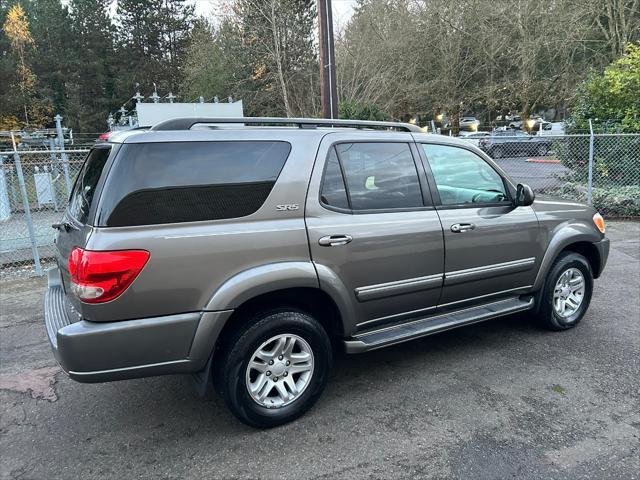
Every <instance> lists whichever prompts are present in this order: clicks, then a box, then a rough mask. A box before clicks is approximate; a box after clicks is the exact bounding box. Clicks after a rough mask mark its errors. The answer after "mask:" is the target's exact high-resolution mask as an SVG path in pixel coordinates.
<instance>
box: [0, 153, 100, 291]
mask: <svg viewBox="0 0 640 480" xmlns="http://www.w3.org/2000/svg"><path fill="white" fill-rule="evenodd" d="M87 152H88V149H81V150H80V149H74V150H66V151H62V152H61V151H57V150H53V151H52V150H24V151H9V152H0V268H1V270H0V271H1V274H2V275H1V276H2V278H3V279H4V278H9V277H13V276H16V275H30V274H41V273H42V271H43V269H44V268H46V265H48V264H49V263H50V262H51V261H52V258H53V238H54V230H53V229H52V227H51V225H52V224H53V223H56V222H59V221H60V218H61V217H62V213H63V211H64V209H65V208H66V205H67V199H68V198H69V193H70V190H71V188H72V186H73V182H74V180H75V177H76V175H77V174H78V172H79V170H80V168H81V166H82V163H83V161H84V158H85V156H86V154H87Z"/></svg>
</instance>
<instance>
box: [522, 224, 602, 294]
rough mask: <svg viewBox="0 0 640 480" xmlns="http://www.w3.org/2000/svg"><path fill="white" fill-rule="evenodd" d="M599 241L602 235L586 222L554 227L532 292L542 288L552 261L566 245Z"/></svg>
mask: <svg viewBox="0 0 640 480" xmlns="http://www.w3.org/2000/svg"><path fill="white" fill-rule="evenodd" d="M600 240H602V235H600V233H599V232H597V231H596V230H595V228H594V227H593V225H592V224H591V223H588V222H587V221H582V220H572V221H571V223H568V222H565V223H561V224H559V225H558V226H556V228H554V229H553V231H552V232H551V240H550V241H549V244H548V245H547V249H546V251H545V253H544V256H543V257H542V262H541V263H540V268H539V270H538V274H537V276H536V280H535V282H534V284H533V289H532V290H533V291H536V290H540V289H541V288H542V285H543V284H544V280H545V278H546V276H547V273H548V272H549V269H550V268H551V265H552V264H553V262H554V260H555V259H556V258H557V256H558V254H559V253H560V252H561V251H562V250H563V249H564V248H566V247H567V246H568V245H571V244H572V243H577V242H589V243H596V242H599V241H600Z"/></svg>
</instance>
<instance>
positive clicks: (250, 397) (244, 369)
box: [216, 309, 332, 427]
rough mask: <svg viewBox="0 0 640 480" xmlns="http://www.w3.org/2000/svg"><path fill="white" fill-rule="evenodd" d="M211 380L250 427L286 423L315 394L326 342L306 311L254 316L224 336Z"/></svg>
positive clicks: (323, 375)
mask: <svg viewBox="0 0 640 480" xmlns="http://www.w3.org/2000/svg"><path fill="white" fill-rule="evenodd" d="M229 340H230V341H229V342H228V345H229V348H228V351H227V352H224V354H223V355H220V356H219V357H218V358H220V365H219V369H218V372H217V374H218V375H219V379H218V382H216V383H217V385H218V388H219V389H220V390H221V392H220V393H221V394H222V396H223V398H224V400H225V402H226V404H227V405H228V407H229V409H230V410H231V411H232V412H233V414H234V415H235V416H236V417H237V418H238V419H239V420H240V421H242V422H243V423H246V424H247V425H250V426H253V427H274V426H276V425H281V424H283V423H286V422H290V421H292V420H294V419H296V418H298V417H299V416H301V415H302V414H304V413H305V412H306V411H307V410H308V409H309V408H311V407H312V406H313V404H314V403H315V402H316V400H317V399H318V398H319V397H320V395H321V393H322V391H323V390H324V387H325V385H326V382H327V377H328V373H329V370H330V368H331V361H332V352H331V343H330V341H329V337H328V336H327V333H326V332H325V330H324V329H323V328H322V326H321V325H320V324H319V323H318V321H317V320H315V319H314V318H313V317H312V316H310V315H308V314H306V313H303V312H299V311H295V310H288V309H282V310H276V311H270V312H268V313H263V314H259V315H257V316H256V317H255V318H254V319H253V321H252V322H250V324H249V326H248V327H246V328H245V329H243V330H242V331H239V332H237V333H236V335H234V336H233V338H231V339H229Z"/></svg>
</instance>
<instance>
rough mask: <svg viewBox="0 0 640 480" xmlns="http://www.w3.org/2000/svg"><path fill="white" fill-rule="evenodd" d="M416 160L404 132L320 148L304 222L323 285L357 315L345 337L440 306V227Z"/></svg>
mask: <svg viewBox="0 0 640 480" xmlns="http://www.w3.org/2000/svg"><path fill="white" fill-rule="evenodd" d="M416 161H419V160H418V152H417V149H416V146H415V144H414V143H413V142H412V137H411V135H410V134H407V133H391V132H389V133H375V132H371V133H362V134H358V133H333V134H329V135H327V136H326V137H324V139H323V140H322V143H321V145H320V148H319V151H318V156H317V160H316V163H315V167H314V171H313V175H312V179H311V184H310V188H309V192H308V196H307V203H306V216H305V219H306V223H307V230H308V234H309V244H310V248H311V256H312V259H313V262H314V264H315V265H316V268H317V270H318V273H319V277H320V282H321V286H322V287H323V288H325V289H335V290H336V291H338V292H341V293H340V294H341V295H342V294H343V295H344V296H345V297H346V301H347V302H348V304H349V305H350V307H351V308H352V310H353V312H354V315H353V317H354V318H350V319H347V322H351V323H350V325H348V326H347V330H348V331H347V332H345V333H346V334H347V335H350V334H352V333H354V332H355V331H362V330H368V329H372V328H376V327H380V326H382V325H387V324H394V323H400V322H403V321H407V320H409V319H411V318H414V317H417V316H420V315H424V314H425V313H426V312H429V311H431V310H433V309H435V307H436V305H437V303H438V299H439V297H440V290H441V286H442V272H443V260H444V259H443V239H442V227H441V224H440V220H439V219H438V215H437V213H436V211H435V210H434V208H433V206H432V202H431V197H430V194H429V191H428V187H427V183H426V175H425V173H424V169H422V168H417V164H416ZM349 330H350V331H349Z"/></svg>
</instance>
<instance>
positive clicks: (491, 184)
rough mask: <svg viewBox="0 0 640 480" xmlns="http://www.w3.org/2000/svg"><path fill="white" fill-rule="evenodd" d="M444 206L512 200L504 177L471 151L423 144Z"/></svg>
mask: <svg viewBox="0 0 640 480" xmlns="http://www.w3.org/2000/svg"><path fill="white" fill-rule="evenodd" d="M422 148H423V149H424V153H425V155H426V156H427V160H428V161H429V165H430V167H431V171H432V172H433V176H434V178H435V181H436V185H437V186H438V193H439V194H440V201H441V202H442V204H443V205H459V204H466V203H468V204H474V203H494V202H502V201H506V200H508V199H509V196H508V195H507V191H506V189H505V185H504V182H503V180H502V177H501V176H500V175H499V174H498V172H496V171H495V170H494V169H493V168H492V167H491V166H490V165H489V164H488V163H487V162H485V161H484V160H483V159H482V158H481V157H479V156H478V155H476V154H475V153H473V152H470V151H469V150H466V149H464V148H458V147H451V146H447V145H434V144H431V145H428V144H422Z"/></svg>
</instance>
